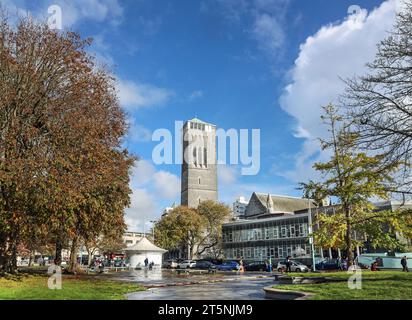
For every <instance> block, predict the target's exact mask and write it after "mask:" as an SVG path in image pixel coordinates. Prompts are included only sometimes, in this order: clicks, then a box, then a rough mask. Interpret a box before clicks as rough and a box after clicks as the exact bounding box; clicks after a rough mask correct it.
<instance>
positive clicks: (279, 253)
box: [224, 244, 311, 260]
mask: <svg viewBox="0 0 412 320" xmlns="http://www.w3.org/2000/svg"><path fill="white" fill-rule="evenodd" d="M224 254H225V257H226V259H237V260H239V259H246V260H248V259H254V260H268V259H269V258H271V259H279V258H280V259H281V258H286V257H287V256H291V257H293V258H309V257H310V256H311V249H310V245H309V244H294V245H283V246H270V247H267V246H265V247H246V248H227V249H224Z"/></svg>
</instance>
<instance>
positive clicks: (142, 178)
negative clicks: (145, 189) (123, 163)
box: [132, 159, 156, 186]
mask: <svg viewBox="0 0 412 320" xmlns="http://www.w3.org/2000/svg"><path fill="white" fill-rule="evenodd" d="M155 172H156V169H155V167H154V165H153V164H152V163H151V162H150V161H148V160H144V159H142V160H139V161H137V163H136V165H135V166H134V168H133V172H132V185H133V186H143V185H145V184H146V183H148V182H150V180H151V179H152V178H153V175H154V174H155Z"/></svg>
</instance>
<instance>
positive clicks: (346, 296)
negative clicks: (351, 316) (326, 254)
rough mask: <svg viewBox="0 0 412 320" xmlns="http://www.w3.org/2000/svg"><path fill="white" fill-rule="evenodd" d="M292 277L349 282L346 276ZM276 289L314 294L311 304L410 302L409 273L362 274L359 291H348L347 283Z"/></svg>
mask: <svg viewBox="0 0 412 320" xmlns="http://www.w3.org/2000/svg"><path fill="white" fill-rule="evenodd" d="M290 275H291V276H305V277H319V276H324V277H328V278H332V279H348V278H349V277H350V274H347V273H346V272H333V273H306V274H301V273H299V274H298V273H292V274H290ZM274 288H275V289H283V290H294V291H304V292H310V293H314V294H315V295H314V296H313V297H312V298H311V299H314V300H406V299H407V300H410V299H412V273H403V272H401V271H377V272H371V271H362V289H349V288H348V284H347V282H346V281H343V282H335V283H322V284H303V285H279V286H275V287H274Z"/></svg>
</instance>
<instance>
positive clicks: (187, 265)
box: [178, 260, 196, 269]
mask: <svg viewBox="0 0 412 320" xmlns="http://www.w3.org/2000/svg"><path fill="white" fill-rule="evenodd" d="M195 265H196V261H194V260H184V261H182V262H180V263H179V266H178V268H179V269H189V268H193V267H194V266H195Z"/></svg>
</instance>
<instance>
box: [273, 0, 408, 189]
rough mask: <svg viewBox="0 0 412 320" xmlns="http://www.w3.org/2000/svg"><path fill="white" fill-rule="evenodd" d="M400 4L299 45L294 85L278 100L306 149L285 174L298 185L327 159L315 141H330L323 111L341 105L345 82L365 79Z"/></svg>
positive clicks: (362, 14) (386, 4)
mask: <svg viewBox="0 0 412 320" xmlns="http://www.w3.org/2000/svg"><path fill="white" fill-rule="evenodd" d="M400 2H401V1H399V0H388V1H385V2H384V3H382V4H381V5H380V6H379V7H378V8H376V9H375V10H373V11H372V12H370V13H369V14H368V13H367V12H366V10H362V11H360V12H359V13H357V14H354V15H351V16H349V17H347V18H346V19H345V20H344V21H341V22H340V23H335V24H329V25H326V26H323V27H322V28H320V30H318V31H317V32H316V33H315V34H314V35H312V36H310V37H308V38H307V39H306V41H305V43H303V44H302V45H301V46H300V52H299V56H298V58H297V59H296V61H295V64H294V66H293V68H292V70H291V71H290V77H291V82H290V83H289V84H288V85H287V86H286V87H285V89H284V93H283V94H282V96H281V98H280V105H281V108H282V109H283V110H284V111H286V112H287V113H288V114H290V115H291V116H292V117H294V118H295V120H296V128H295V133H294V135H295V137H298V138H302V139H304V140H303V146H302V149H301V151H300V153H299V154H298V155H297V156H296V158H295V168H294V169H293V170H290V171H287V172H285V173H284V174H283V175H284V176H285V177H286V178H288V179H290V180H292V181H294V182H296V181H304V180H306V179H308V178H312V177H314V176H315V172H314V170H313V169H312V164H313V162H314V161H324V160H325V159H326V157H327V156H328V155H327V154H326V153H324V152H323V153H320V148H319V142H318V140H317V138H319V137H321V138H324V137H326V136H327V131H326V128H325V127H324V126H323V125H322V124H321V122H320V115H321V114H322V108H321V106H324V105H327V104H328V103H334V102H337V99H338V97H339V95H340V94H342V93H343V90H344V83H343V81H342V80H341V79H342V78H343V79H344V78H349V77H353V76H354V75H361V74H362V73H363V72H364V71H365V64H366V63H367V62H368V61H371V60H372V59H373V57H374V55H375V52H376V44H377V43H378V42H379V41H380V40H382V39H383V38H384V37H385V36H387V31H390V30H391V29H392V26H393V23H394V18H395V13H396V11H397V10H398V9H399V8H400Z"/></svg>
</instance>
